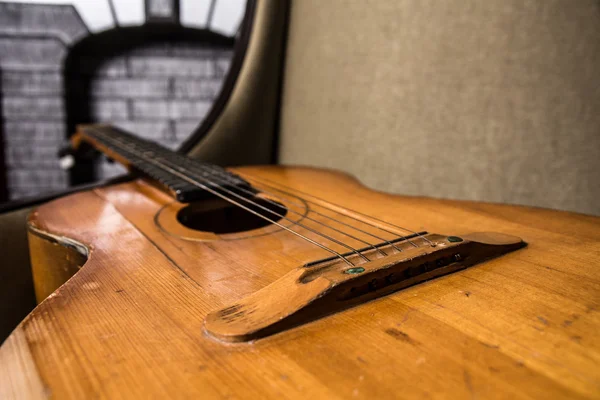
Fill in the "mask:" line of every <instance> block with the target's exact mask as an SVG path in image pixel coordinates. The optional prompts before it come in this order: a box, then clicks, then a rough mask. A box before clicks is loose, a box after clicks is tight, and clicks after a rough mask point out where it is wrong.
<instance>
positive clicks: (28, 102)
mask: <svg viewBox="0 0 600 400" xmlns="http://www.w3.org/2000/svg"><path fill="white" fill-rule="evenodd" d="M2 105H3V113H4V117H5V118H6V119H8V120H11V119H13V120H14V119H24V118H25V119H29V120H34V121H36V120H37V121H39V120H48V121H57V120H59V121H60V120H63V118H64V115H65V113H64V106H63V100H62V99H61V98H60V97H5V98H4V99H3V101H2Z"/></svg>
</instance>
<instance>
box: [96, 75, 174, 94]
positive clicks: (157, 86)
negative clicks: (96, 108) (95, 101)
mask: <svg viewBox="0 0 600 400" xmlns="http://www.w3.org/2000/svg"><path fill="white" fill-rule="evenodd" d="M91 87H92V93H93V95H94V97H97V96H101V97H104V98H107V97H114V98H164V97H167V96H168V95H169V80H168V79H166V78H163V79H148V78H144V79H134V78H119V79H109V78H96V79H94V80H93V81H92V85H91Z"/></svg>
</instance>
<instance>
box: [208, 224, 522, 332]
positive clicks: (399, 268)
mask: <svg viewBox="0 0 600 400" xmlns="http://www.w3.org/2000/svg"><path fill="white" fill-rule="evenodd" d="M525 245H526V243H525V242H523V241H522V240H521V239H520V238H518V237H515V236H509V235H504V234H500V233H474V234H470V235H465V236H463V237H457V236H443V235H439V234H417V235H413V236H411V237H407V238H404V239H401V240H400V241H396V242H387V243H385V244H383V245H379V246H375V247H374V248H365V249H361V252H360V253H361V254H363V255H365V256H366V257H368V258H369V259H370V260H371V261H368V262H364V261H362V260H361V258H360V256H359V255H356V254H355V255H352V254H351V253H348V254H346V255H344V256H346V257H347V259H349V260H350V261H351V262H352V263H353V264H355V265H354V266H349V265H348V264H347V263H345V262H344V261H343V260H341V259H340V258H336V257H332V258H328V259H324V260H320V261H317V262H312V263H309V264H307V265H304V266H302V267H299V268H296V269H294V270H292V271H291V272H289V273H287V274H286V275H284V276H283V277H282V278H280V279H278V280H276V281H275V282H273V283H272V284H270V285H268V286H266V287H265V288H263V289H261V290H259V291H258V292H256V293H253V294H251V295H250V296H248V297H246V298H244V299H241V300H240V301H238V302H236V303H235V304H233V305H230V306H228V307H226V308H224V309H222V310H219V311H216V312H213V313H210V314H209V315H208V316H207V317H206V320H205V328H206V331H207V332H208V334H210V335H212V336H213V337H215V338H217V339H220V340H224V341H227V342H241V341H249V340H255V339H259V338H261V337H265V336H268V335H271V334H274V333H278V332H281V331H283V330H286V329H290V328H292V327H295V326H298V325H301V324H304V323H306V322H309V321H312V320H315V319H317V318H320V317H322V316H325V315H328V314H332V313H335V312H339V311H341V310H344V309H347V308H349V307H353V306H356V305H358V304H361V303H364V302H366V301H369V300H372V299H374V298H377V297H381V296H385V295H387V294H390V293H392V292H395V291H397V290H400V289H403V288H406V287H408V286H412V285H415V284H417V283H420V282H423V281H426V280H429V279H433V278H437V277H440V276H443V275H447V274H449V273H452V272H455V271H458V270H461V269H464V268H467V267H470V266H472V265H475V264H477V263H480V262H483V261H485V260H488V259H491V258H495V257H498V256H500V255H502V254H505V253H508V252H511V251H514V250H517V249H519V248H521V247H523V246H525ZM381 253H383V254H386V255H385V256H381V255H380V254H381ZM377 257H378V258H377Z"/></svg>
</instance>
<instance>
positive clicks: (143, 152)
mask: <svg viewBox="0 0 600 400" xmlns="http://www.w3.org/2000/svg"><path fill="white" fill-rule="evenodd" d="M78 134H79V135H80V137H81V139H82V140H84V141H86V142H89V143H90V144H91V145H92V146H94V147H96V148H97V149H98V150H100V151H102V152H103V153H105V154H106V155H108V156H109V157H111V158H113V159H115V160H116V161H118V162H120V163H122V164H124V165H125V166H126V167H128V168H129V169H130V170H132V171H134V172H137V173H141V174H143V175H144V176H145V177H146V178H148V179H150V180H152V181H153V183H155V184H156V185H158V186H161V187H162V188H163V189H165V190H166V191H167V192H169V193H171V194H172V195H173V196H174V197H175V198H176V199H177V201H179V202H182V203H189V202H191V201H196V200H200V199H203V198H206V197H210V196H211V194H210V193H209V192H208V191H207V190H205V189H204V188H203V186H204V187H209V188H211V189H214V188H224V189H226V190H231V189H235V188H244V189H245V190H252V191H254V190H253V188H252V186H251V185H250V184H249V183H248V182H247V181H245V180H244V179H242V178H241V177H240V176H238V175H236V174H234V173H232V172H229V171H227V170H225V169H224V168H222V167H219V166H217V165H214V164H208V163H203V162H200V161H197V160H194V159H192V158H190V157H187V156H184V155H182V154H178V153H176V152H174V151H171V150H169V149H167V148H165V147H162V146H160V145H159V144H157V143H154V142H151V141H148V140H144V139H141V138H139V137H137V136H134V135H132V134H130V133H127V132H125V131H123V130H121V129H119V128H116V127H112V126H110V125H86V126H83V127H80V128H79V131H78Z"/></svg>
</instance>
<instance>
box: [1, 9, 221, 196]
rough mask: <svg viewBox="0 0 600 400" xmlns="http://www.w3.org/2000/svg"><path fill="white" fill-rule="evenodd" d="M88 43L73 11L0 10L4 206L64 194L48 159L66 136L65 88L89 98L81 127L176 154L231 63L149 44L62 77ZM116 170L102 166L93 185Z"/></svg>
mask: <svg viewBox="0 0 600 400" xmlns="http://www.w3.org/2000/svg"><path fill="white" fill-rule="evenodd" d="M88 34H89V32H88V30H87V28H86V26H85V24H84V23H83V22H82V20H81V18H80V17H79V15H78V14H77V12H76V10H75V9H74V8H73V7H72V6H62V5H32V4H11V3H0V74H1V86H0V87H1V91H2V92H1V93H0V96H1V99H2V108H1V109H2V114H3V115H2V118H3V124H2V131H3V134H4V143H5V149H4V151H5V162H6V167H7V181H8V189H9V195H10V198H11V199H17V198H21V197H25V196H30V195H37V194H40V193H44V192H49V191H55V190H61V189H64V188H66V187H67V186H68V179H67V173H65V171H62V170H61V169H60V168H59V166H58V160H57V157H56V154H57V152H58V149H59V148H60V147H61V146H62V145H63V144H64V141H65V139H66V138H67V136H68V132H67V110H66V109H65V104H66V102H65V92H64V87H65V79H69V80H75V85H77V81H81V82H85V83H86V84H87V85H89V87H90V89H91V96H90V98H89V99H88V100H89V104H86V107H89V113H87V115H88V116H89V121H78V122H111V123H114V124H115V125H118V126H120V127H123V128H124V129H127V130H129V131H132V132H135V133H138V134H140V135H141V136H143V137H146V138H150V139H153V140H156V141H157V142H159V143H162V144H164V145H166V146H168V147H171V148H175V147H177V146H178V145H179V144H180V143H181V142H182V141H183V140H184V139H185V138H186V137H187V136H188V135H189V134H190V133H191V132H192V130H193V129H194V128H195V127H196V126H197V125H198V124H199V123H200V122H201V121H202V119H203V118H204V117H205V115H206V113H207V112H208V110H209V108H210V106H211V104H212V102H213V100H214V98H215V97H216V95H217V94H218V91H219V89H220V87H221V84H222V81H223V77H224V75H225V73H226V71H227V69H228V66H229V62H230V59H231V49H230V48H207V47H206V45H204V44H202V43H189V42H188V43H172V42H163V43H156V42H155V43H152V44H150V45H146V46H140V47H138V48H135V49H133V50H131V51H129V52H128V53H127V54H119V55H117V56H114V57H110V58H105V59H103V60H94V59H90V58H88V57H81V58H80V59H77V60H75V61H74V62H75V65H77V68H75V69H70V71H71V72H70V73H71V76H65V69H64V61H65V58H66V57H67V55H68V53H69V50H70V48H71V46H72V45H73V44H74V43H76V42H77V41H79V40H81V39H82V38H84V37H86V36H87V35H88ZM73 71H76V73H73ZM82 99H83V98H82ZM119 171H120V168H119V167H118V166H116V165H114V164H107V163H106V162H103V163H102V164H101V166H100V168H99V175H100V176H99V177H100V178H102V177H107V176H111V175H114V174H115V173H118V172H119Z"/></svg>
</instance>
